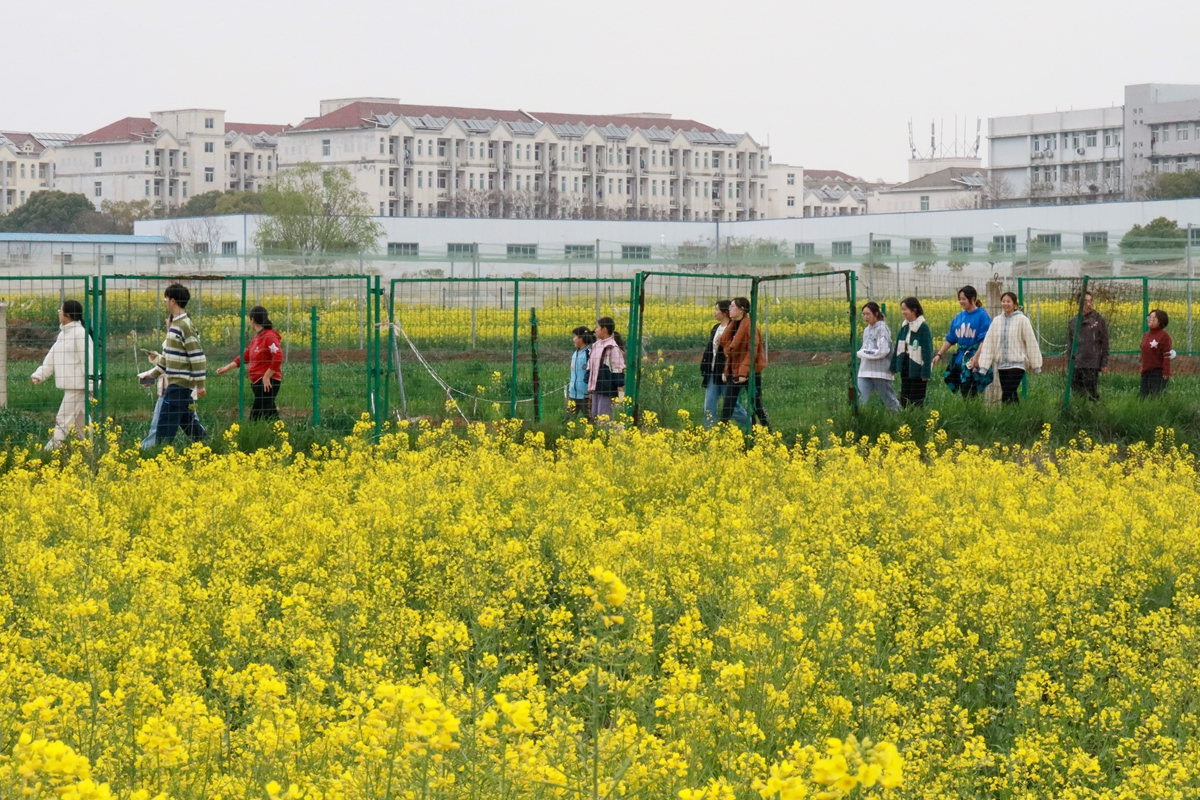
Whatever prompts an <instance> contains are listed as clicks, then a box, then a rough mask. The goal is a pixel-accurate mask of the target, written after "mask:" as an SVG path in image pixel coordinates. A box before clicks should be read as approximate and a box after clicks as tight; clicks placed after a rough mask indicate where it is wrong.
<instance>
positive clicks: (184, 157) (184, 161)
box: [180, 150, 187, 169]
mask: <svg viewBox="0 0 1200 800" xmlns="http://www.w3.org/2000/svg"><path fill="white" fill-rule="evenodd" d="M180 155H181V156H183V168H184V169H187V150H184V151H183V152H182V153H180Z"/></svg>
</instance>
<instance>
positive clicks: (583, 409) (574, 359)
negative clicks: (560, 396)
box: [567, 325, 596, 420]
mask: <svg viewBox="0 0 1200 800" xmlns="http://www.w3.org/2000/svg"><path fill="white" fill-rule="evenodd" d="M571 336H572V337H573V339H572V341H573V342H574V343H575V352H573V353H571V379H570V380H569V381H567V413H568V414H570V415H572V416H575V417H580V418H582V419H585V420H586V419H591V417H592V399H591V397H590V396H589V395H588V388H587V386H588V359H589V358H591V355H592V345H593V344H594V343H595V341H596V335H595V334H594V333H592V332H591V330H589V329H588V327H587V326H586V325H580V326H579V327H578V328H575V329H574V330H572V331H571Z"/></svg>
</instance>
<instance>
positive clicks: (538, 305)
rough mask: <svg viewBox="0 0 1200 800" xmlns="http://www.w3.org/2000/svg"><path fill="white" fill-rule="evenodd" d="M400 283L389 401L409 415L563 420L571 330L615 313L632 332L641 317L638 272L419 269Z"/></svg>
mask: <svg viewBox="0 0 1200 800" xmlns="http://www.w3.org/2000/svg"><path fill="white" fill-rule="evenodd" d="M390 286H391V302H390V315H391V319H390V321H391V323H392V325H391V335H390V342H389V344H388V347H387V352H386V358H387V362H386V367H385V373H386V397H385V401H386V403H387V406H388V408H389V413H390V414H391V415H392V416H398V417H400V418H414V417H433V418H442V417H445V416H449V417H453V418H457V419H462V420H472V421H474V420H493V419H501V418H507V417H518V418H521V419H525V420H529V421H535V422H540V421H543V420H545V421H554V420H561V419H563V417H564V414H565V413H566V412H567V402H566V387H567V382H568V378H569V375H570V366H571V356H572V353H573V351H574V350H575V345H574V343H573V337H572V334H571V331H572V330H573V329H574V328H576V327H578V326H586V327H588V328H589V329H590V328H594V327H595V325H596V321H597V320H598V319H599V318H600V317H606V316H607V317H612V318H613V320H614V322H615V325H616V328H617V331H618V332H622V333H624V334H625V335H628V332H629V330H630V325H631V322H632V319H631V313H630V311H631V299H632V288H633V281H630V280H623V279H608V278H601V279H600V280H596V279H588V278H579V279H502V278H453V279H451V278H440V279H439V278H413V279H397V280H393V281H392V282H391V284H390ZM535 326H536V336H535Z"/></svg>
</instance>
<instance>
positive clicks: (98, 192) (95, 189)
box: [92, 181, 104, 197]
mask: <svg viewBox="0 0 1200 800" xmlns="http://www.w3.org/2000/svg"><path fill="white" fill-rule="evenodd" d="M92 194H94V195H95V196H96V197H103V196H104V189H103V188H102V187H101V185H100V181H96V182H95V183H94V184H92Z"/></svg>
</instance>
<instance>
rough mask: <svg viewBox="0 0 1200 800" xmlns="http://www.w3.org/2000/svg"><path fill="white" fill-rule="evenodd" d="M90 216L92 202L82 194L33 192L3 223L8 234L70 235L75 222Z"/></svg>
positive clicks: (73, 229) (73, 230)
mask: <svg viewBox="0 0 1200 800" xmlns="http://www.w3.org/2000/svg"><path fill="white" fill-rule="evenodd" d="M94 212H95V208H94V207H93V206H92V201H91V200H88V199H87V197H86V196H84V195H82V194H67V193H66V192H59V191H45V192H34V193H33V194H31V195H30V196H29V199H28V200H27V201H25V204H24V205H23V206H21V207H19V208H17V209H15V210H13V211H12V213H10V214H9V215H8V216H6V217H5V218H4V220H3V222H4V227H5V229H6V230H8V231H11V232H12V233H73V232H75V225H76V223H77V222H78V221H79V218H80V217H82V216H84V215H85V214H91V213H94Z"/></svg>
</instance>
